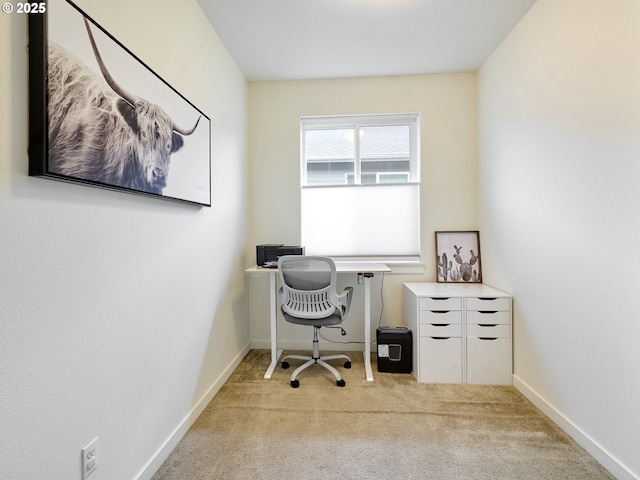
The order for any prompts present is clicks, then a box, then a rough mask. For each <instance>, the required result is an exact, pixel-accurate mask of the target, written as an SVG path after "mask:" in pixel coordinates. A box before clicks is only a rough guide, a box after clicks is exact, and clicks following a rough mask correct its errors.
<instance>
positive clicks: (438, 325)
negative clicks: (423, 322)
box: [431, 323, 451, 327]
mask: <svg viewBox="0 0 640 480" xmlns="http://www.w3.org/2000/svg"><path fill="white" fill-rule="evenodd" d="M431 325H433V326H434V327H448V326H449V325H451V324H450V323H432V324H431Z"/></svg>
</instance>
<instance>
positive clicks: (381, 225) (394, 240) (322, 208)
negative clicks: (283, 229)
mask: <svg viewBox="0 0 640 480" xmlns="http://www.w3.org/2000/svg"><path fill="white" fill-rule="evenodd" d="M301 200H302V215H301V218H302V245H304V246H305V249H306V250H305V252H306V253H307V254H308V255H327V256H332V257H368V258H382V259H392V257H401V258H402V259H403V260H417V259H419V257H420V211H419V210H420V185H419V184H416V183H409V184H406V183H405V184H393V185H384V184H382V185H380V184H378V185H341V186H323V187H302V199H301Z"/></svg>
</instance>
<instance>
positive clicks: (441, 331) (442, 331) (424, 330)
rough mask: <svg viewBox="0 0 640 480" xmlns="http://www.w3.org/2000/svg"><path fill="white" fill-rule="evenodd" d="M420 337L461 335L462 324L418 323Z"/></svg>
mask: <svg viewBox="0 0 640 480" xmlns="http://www.w3.org/2000/svg"><path fill="white" fill-rule="evenodd" d="M420 336H421V337H443V338H444V337H461V336H462V325H461V324H460V323H448V324H447V323H435V324H433V323H426V324H424V323H423V324H422V325H420Z"/></svg>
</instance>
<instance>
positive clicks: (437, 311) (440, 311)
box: [430, 310, 451, 314]
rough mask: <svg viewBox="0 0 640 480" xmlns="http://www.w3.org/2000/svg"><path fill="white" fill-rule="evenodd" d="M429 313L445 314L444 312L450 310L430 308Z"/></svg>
mask: <svg viewBox="0 0 640 480" xmlns="http://www.w3.org/2000/svg"><path fill="white" fill-rule="evenodd" d="M430 311H431V313H441V314H445V313H449V312H450V311H451V310H430Z"/></svg>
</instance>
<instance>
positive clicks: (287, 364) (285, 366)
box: [282, 362, 289, 370]
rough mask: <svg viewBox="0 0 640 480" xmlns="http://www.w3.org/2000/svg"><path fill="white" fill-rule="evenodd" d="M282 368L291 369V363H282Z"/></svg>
mask: <svg viewBox="0 0 640 480" xmlns="http://www.w3.org/2000/svg"><path fill="white" fill-rule="evenodd" d="M282 368H284V369H285V370H286V369H287V368H289V362H282Z"/></svg>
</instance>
